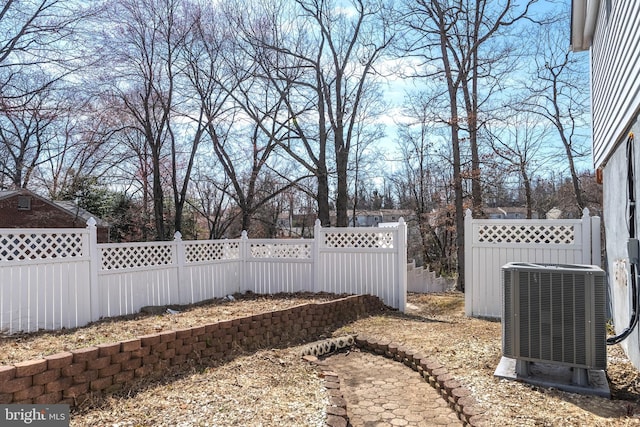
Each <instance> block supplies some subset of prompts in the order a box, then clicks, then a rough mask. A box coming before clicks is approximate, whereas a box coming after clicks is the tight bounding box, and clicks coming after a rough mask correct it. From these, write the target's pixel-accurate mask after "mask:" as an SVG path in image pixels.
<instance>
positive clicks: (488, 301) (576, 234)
mask: <svg viewBox="0 0 640 427" xmlns="http://www.w3.org/2000/svg"><path fill="white" fill-rule="evenodd" d="M592 222H593V223H598V224H599V218H598V217H593V218H591V217H589V211H588V210H586V209H585V211H584V214H583V216H582V219H559V220H513V219H505V220H487V219H473V218H472V217H471V211H470V210H468V211H467V213H466V217H465V282H466V283H465V311H466V314H467V315H468V316H479V317H497V318H499V317H501V315H502V312H501V311H502V308H501V307H502V293H501V277H500V274H501V267H502V266H503V265H505V264H507V263H509V262H533V263H545V264H596V265H600V253H599V248H600V243H599V239H600V234H599V232H595V231H593V230H596V227H595V226H593V225H592ZM592 249H593V250H597V253H595V252H594V253H592Z"/></svg>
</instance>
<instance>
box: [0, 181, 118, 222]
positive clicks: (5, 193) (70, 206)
mask: <svg viewBox="0 0 640 427" xmlns="http://www.w3.org/2000/svg"><path fill="white" fill-rule="evenodd" d="M17 195H28V196H31V197H36V198H38V199H40V200H42V201H43V202H45V203H47V204H49V205H51V206H52V207H54V208H56V209H59V210H62V211H65V212H66V213H67V214H69V215H70V216H74V217H78V218H80V219H82V220H83V221H84V222H86V221H88V220H89V218H93V219H95V220H96V226H98V227H109V226H110V224H109V223H108V222H107V221H105V220H103V219H101V218H99V217H98V216H97V215H94V214H92V213H91V212H89V211H87V210H85V209H83V208H81V207H79V206H78V205H76V203H75V202H73V201H71V200H50V199H47V198H46V197H42V196H40V195H38V194H36V193H34V192H33V191H29V190H26V189H24V188H21V189H19V190H0V200H2V199H7V198H9V197H13V196H17Z"/></svg>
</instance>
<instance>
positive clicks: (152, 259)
mask: <svg viewBox="0 0 640 427" xmlns="http://www.w3.org/2000/svg"><path fill="white" fill-rule="evenodd" d="M101 253H102V256H101V260H102V263H101V269H102V270H120V269H125V268H136V267H150V266H154V265H171V264H174V262H175V260H174V259H173V252H172V251H171V246H169V245H161V246H160V245H158V246H155V245H154V246H125V247H107V248H101Z"/></svg>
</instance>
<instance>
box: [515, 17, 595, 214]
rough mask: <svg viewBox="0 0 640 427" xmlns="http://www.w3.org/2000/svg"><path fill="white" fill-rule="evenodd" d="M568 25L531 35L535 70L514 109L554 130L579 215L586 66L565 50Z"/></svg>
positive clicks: (584, 148) (584, 153)
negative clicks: (534, 47)
mask: <svg viewBox="0 0 640 427" xmlns="http://www.w3.org/2000/svg"><path fill="white" fill-rule="evenodd" d="M568 28H569V24H568V23H567V22H566V20H560V21H558V22H555V23H553V24H551V25H546V26H544V27H541V28H539V30H538V32H537V33H536V34H535V35H534V37H536V39H537V40H541V41H542V42H541V43H538V44H537V45H536V46H538V49H537V50H536V54H535V56H534V57H533V60H534V63H535V68H534V70H533V73H532V74H533V75H532V77H533V78H531V79H528V80H527V81H525V82H524V86H525V88H526V91H527V92H526V93H527V97H526V99H524V100H522V101H521V102H520V105H519V106H518V107H517V108H519V109H520V110H524V111H530V112H533V113H535V114H538V115H539V116H540V117H542V118H543V119H545V120H547V121H548V122H549V123H550V124H551V126H552V127H553V128H554V129H555V131H556V135H557V137H558V139H559V140H560V142H561V144H562V145H561V149H562V151H563V152H564V155H565V157H566V159H567V165H568V169H569V175H570V177H571V183H572V186H573V193H574V196H575V202H576V207H577V213H578V214H579V213H580V212H582V210H583V209H584V208H585V206H586V202H585V200H584V197H583V190H582V186H581V183H580V173H579V172H578V168H577V166H576V160H579V159H581V158H584V157H585V156H587V155H588V153H589V147H588V130H587V128H588V113H589V88H588V85H587V84H585V83H584V82H588V81H589V76H588V64H587V62H586V61H584V58H582V59H581V58H579V57H578V56H576V55H571V53H570V52H569V49H568V48H567V46H566V45H567V43H568V42H567V40H569V36H568V34H567V31H568Z"/></svg>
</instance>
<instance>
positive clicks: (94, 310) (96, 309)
mask: <svg viewBox="0 0 640 427" xmlns="http://www.w3.org/2000/svg"><path fill="white" fill-rule="evenodd" d="M87 230H88V231H89V238H88V240H89V241H88V244H89V300H90V301H89V304H90V307H91V321H96V320H99V319H100V317H102V313H101V312H100V286H99V283H98V269H99V268H100V263H101V259H100V251H99V250H98V229H97V228H96V220H95V219H94V218H93V217H91V218H89V219H88V220H87Z"/></svg>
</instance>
